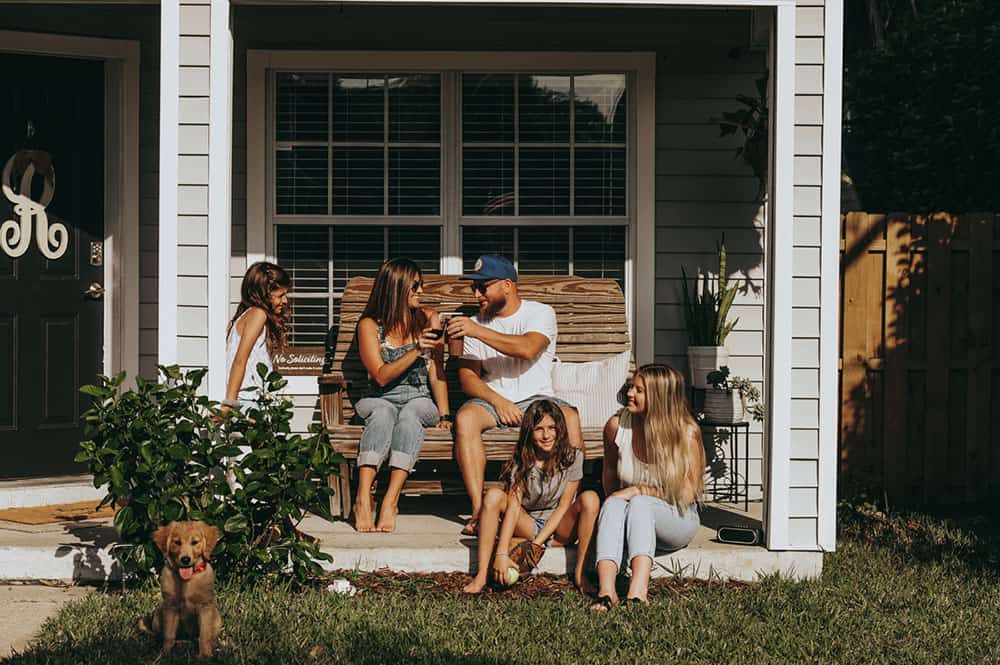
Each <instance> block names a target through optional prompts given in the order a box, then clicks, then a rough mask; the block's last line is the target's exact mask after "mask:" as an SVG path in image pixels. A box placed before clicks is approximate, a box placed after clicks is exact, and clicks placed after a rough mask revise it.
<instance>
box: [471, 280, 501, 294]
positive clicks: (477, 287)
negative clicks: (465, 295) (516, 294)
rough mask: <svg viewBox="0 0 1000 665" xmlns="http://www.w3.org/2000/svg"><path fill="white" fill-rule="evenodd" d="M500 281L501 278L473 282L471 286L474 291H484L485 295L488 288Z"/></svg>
mask: <svg viewBox="0 0 1000 665" xmlns="http://www.w3.org/2000/svg"><path fill="white" fill-rule="evenodd" d="M499 281H500V280H499V279H491V280H490V281H488V282H473V283H472V284H469V288H470V289H472V292H473V293H482V294H483V295H486V289H488V288H490V287H491V286H493V285H494V284H496V283H497V282H499Z"/></svg>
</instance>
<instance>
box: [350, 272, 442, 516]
mask: <svg viewBox="0 0 1000 665" xmlns="http://www.w3.org/2000/svg"><path fill="white" fill-rule="evenodd" d="M422 293H423V279H422V276H421V274H420V268H418V267H417V264H416V263H414V262H413V261H410V260H409V259H391V260H389V261H386V262H385V263H384V264H382V267H381V268H379V271H378V274H377V275H376V276H375V284H374V286H373V287H372V292H371V295H370V296H369V297H368V304H367V305H366V306H365V311H364V312H363V313H362V314H361V320H360V321H358V328H357V338H358V350H359V353H360V355H361V362H362V363H363V364H364V366H365V369H366V370H368V375H369V376H370V377H371V386H372V387H371V390H370V392H369V393H368V395H367V396H366V397H364V398H363V399H360V400H358V402H357V404H355V407H354V410H355V412H356V413H357V414H358V416H360V417H361V418H364V420H365V430H364V432H363V433H362V435H361V443H360V446H359V449H358V494H357V498H356V499H355V501H354V526H355V528H356V529H357V530H358V531H365V532H369V531H382V532H391V531H394V530H395V528H396V515H397V513H398V512H399V510H398V507H397V506H398V503H399V494H400V492H401V491H402V489H403V483H405V482H406V478H407V476H409V474H410V471H411V470H412V469H413V465H414V464H416V461H417V457H418V456H419V455H420V449H421V447H423V444H424V428H425V427H431V426H433V425H436V426H437V427H441V428H450V427H451V413H450V411H449V410H448V387H447V385H446V384H445V380H444V363H443V354H442V348H443V339H442V334H443V332H444V330H443V328H442V326H441V322H440V319H439V317H438V314H437V312H435V311H434V310H433V309H431V308H425V307H421V306H420V295H421V294H422ZM387 459H388V462H389V467H390V471H389V486H388V487H387V488H386V492H385V497H384V498H383V499H382V506H381V509H380V510H379V516H378V524H377V525H376V524H375V523H374V513H375V507H374V506H373V505H372V499H371V488H372V483H373V482H374V480H375V474H376V472H377V471H378V469H379V467H380V466H381V465H382V464H383V463H384V462H385V461H386V460H387Z"/></svg>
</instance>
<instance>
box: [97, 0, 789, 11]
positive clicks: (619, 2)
mask: <svg viewBox="0 0 1000 665" xmlns="http://www.w3.org/2000/svg"><path fill="white" fill-rule="evenodd" d="M82 1H88V0H82ZM147 1H151V2H153V3H154V4H155V3H156V2H157V0H147ZM230 4H232V5H334V4H336V5H344V4H350V5H455V6H467V7H468V6H520V7H635V8H640V7H663V8H669V7H678V8H684V9H692V8H694V9H697V8H703V9H744V8H751V9H752V8H754V7H781V6H791V7H794V6H795V0H230Z"/></svg>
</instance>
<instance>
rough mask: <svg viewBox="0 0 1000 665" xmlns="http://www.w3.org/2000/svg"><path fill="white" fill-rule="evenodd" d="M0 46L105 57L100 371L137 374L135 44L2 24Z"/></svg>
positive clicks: (34, 52) (11, 49) (25, 51)
mask: <svg viewBox="0 0 1000 665" xmlns="http://www.w3.org/2000/svg"><path fill="white" fill-rule="evenodd" d="M0 51H3V52H11V53H21V54H28V55H48V56H61V57H66V58H82V59H90V60H103V61H104V62H105V70H104V72H105V73H104V81H105V91H104V128H105V133H104V136H105V138H104V152H105V165H104V288H105V298H104V355H103V368H104V369H103V371H104V373H105V374H109V375H110V374H115V373H117V372H119V371H122V370H124V371H125V372H127V373H128V375H129V377H130V379H131V378H134V377H135V375H136V374H138V372H139V226H138V224H139V222H138V220H139V42H137V41H131V40H124V39H101V38H94V37H70V36H65V35H53V34H48V33H34V32H18V31H8V30H0Z"/></svg>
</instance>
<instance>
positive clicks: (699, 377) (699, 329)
mask: <svg viewBox="0 0 1000 665" xmlns="http://www.w3.org/2000/svg"><path fill="white" fill-rule="evenodd" d="M717 248H718V255H719V268H718V273H717V276H716V277H715V278H714V279H713V278H711V277H710V276H709V275H701V276H699V277H696V278H695V280H694V285H693V288H691V289H689V287H688V276H687V272H685V270H684V267H683V266H682V267H681V287H682V290H683V292H684V294H683V296H684V324H685V326H686V327H687V333H688V351H687V353H688V370H689V372H690V381H691V386H692V387H694V388H697V389H701V390H706V389H708V387H709V383H708V373H709V372H712V371H715V370H717V369H718V368H720V367H722V366H723V365H725V364H727V363H728V362H729V352H728V351H727V350H726V346H725V345H726V337H728V336H729V333H730V332H732V331H733V328H735V327H736V323H737V322H738V321H739V319H734V320H732V321H730V320H729V310H730V308H731V307H732V306H733V301H734V300H735V298H736V291H737V286H736V285H735V284H732V285H731V284H730V283H729V279H728V276H727V275H726V240H725V237H723V239H722V241H721V242H720V243H719V244H718V245H717ZM699 282H700V287H701V288H700V291H699Z"/></svg>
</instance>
